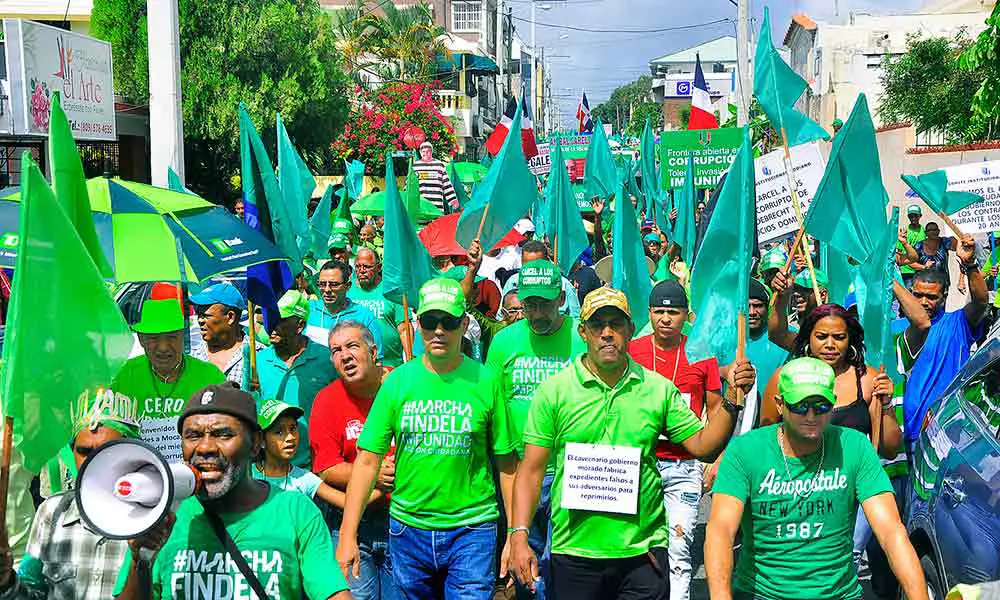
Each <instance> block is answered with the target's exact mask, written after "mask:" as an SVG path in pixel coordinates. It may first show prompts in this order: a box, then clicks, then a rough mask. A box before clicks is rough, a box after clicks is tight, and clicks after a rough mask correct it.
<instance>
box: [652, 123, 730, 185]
mask: <svg viewBox="0 0 1000 600" xmlns="http://www.w3.org/2000/svg"><path fill="white" fill-rule="evenodd" d="M741 143H743V130H742V129H740V128H738V127H727V128H723V129H704V130H700V131H664V132H663V133H661V134H660V172H661V173H662V174H663V175H662V185H663V188H664V189H671V188H679V187H684V177H685V174H686V172H687V160H688V156H689V155H690V156H692V157H694V186H695V188H697V189H699V190H702V189H707V188H714V187H715V186H716V185H718V183H719V179H721V178H722V174H723V173H725V172H726V171H728V170H729V165H731V164H733V160H735V159H736V152H737V151H739V149H740V144H741Z"/></svg>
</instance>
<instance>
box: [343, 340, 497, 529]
mask: <svg viewBox="0 0 1000 600" xmlns="http://www.w3.org/2000/svg"><path fill="white" fill-rule="evenodd" d="M393 438H395V440H396V452H395V456H396V485H395V488H394V489H393V493H392V500H391V501H390V503H389V515H390V516H391V517H393V518H394V519H396V520H398V521H400V522H402V523H404V524H406V525H409V526H411V527H416V528H418V529H425V530H443V529H454V528H456V527H463V526H466V525H478V524H481V523H485V522H487V521H493V520H495V519H496V518H497V517H499V515H500V513H499V511H498V510H497V498H496V488H495V487H494V485H493V463H492V461H491V455H505V454H511V453H513V452H514V449H515V448H514V441H513V439H512V438H511V433H510V418H509V417H508V414H507V405H506V404H505V403H504V402H503V400H502V399H501V396H500V384H499V381H498V380H497V378H496V376H495V375H494V374H493V373H491V372H490V371H489V370H488V369H486V367H484V366H483V365H481V364H479V363H477V362H476V361H474V360H472V359H470V358H463V360H462V363H461V364H460V365H459V366H458V368H456V369H455V370H453V371H451V372H449V373H444V374H438V373H435V372H433V371H431V370H430V369H428V368H427V367H426V366H425V365H424V362H423V360H422V359H414V360H411V361H409V362H407V363H404V364H403V365H402V366H401V367H399V368H397V369H396V370H394V371H393V372H392V373H390V374H389V376H388V377H386V378H385V381H384V382H383V383H382V387H381V388H380V389H379V391H378V395H376V396H375V402H374V404H372V407H371V410H370V411H369V412H368V420H367V421H365V425H364V428H363V429H362V431H361V437H360V438H359V439H358V442H357V446H358V448H361V449H363V450H368V451H369V452H374V453H376V454H386V453H387V452H388V451H389V450H390V448H391V443H392V440H393Z"/></svg>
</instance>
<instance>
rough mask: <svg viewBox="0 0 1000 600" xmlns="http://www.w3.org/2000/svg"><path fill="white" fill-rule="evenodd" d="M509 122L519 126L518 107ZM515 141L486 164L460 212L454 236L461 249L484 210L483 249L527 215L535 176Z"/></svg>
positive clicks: (472, 236) (534, 191)
mask: <svg viewBox="0 0 1000 600" xmlns="http://www.w3.org/2000/svg"><path fill="white" fill-rule="evenodd" d="M512 122H513V127H514V129H517V128H518V127H519V126H520V122H521V108H520V105H518V108H517V110H516V112H515V114H514V120H513V121H512ZM512 139H513V140H514V141H513V142H512V141H511V140H512ZM519 141H520V140H517V139H516V138H512V136H508V138H507V141H506V142H504V145H503V148H502V149H501V150H500V153H499V154H497V156H496V158H495V159H494V161H493V164H491V165H490V170H489V171H488V172H487V173H486V177H484V178H483V180H482V181H480V182H479V186H478V187H477V188H476V189H475V191H473V193H472V200H470V201H469V204H468V205H467V206H466V207H465V210H463V211H462V216H461V218H460V219H459V221H458V231H457V232H456V236H455V239H457V240H458V243H459V244H461V245H462V247H464V248H468V247H469V246H470V245H471V244H472V240H474V239H475V238H476V233H477V231H478V230H479V223H480V221H481V220H482V217H483V212H484V211H485V210H486V208H487V207H489V212H488V213H487V215H486V220H485V222H484V224H483V233H482V239H481V240H480V243H481V244H482V246H483V248H492V247H493V246H495V245H496V243H497V242H499V241H500V240H501V239H502V238H503V237H504V236H505V235H507V233H508V232H510V230H511V228H512V227H514V224H515V223H517V222H518V220H520V219H522V218H524V216H525V215H527V214H528V211H529V210H531V206H532V205H533V204H534V203H535V197H536V196H537V194H538V186H537V184H536V182H535V176H534V175H532V174H531V171H530V170H528V163H527V162H526V161H525V159H524V151H523V149H522V147H521V144H520V143H518V142H519Z"/></svg>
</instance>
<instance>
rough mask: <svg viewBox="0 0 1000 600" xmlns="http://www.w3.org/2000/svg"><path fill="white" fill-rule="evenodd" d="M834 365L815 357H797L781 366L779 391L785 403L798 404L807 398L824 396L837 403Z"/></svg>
mask: <svg viewBox="0 0 1000 600" xmlns="http://www.w3.org/2000/svg"><path fill="white" fill-rule="evenodd" d="M836 378H837V376H836V374H835V373H834V372H833V367H831V366H830V365H828V364H826V363H825V362H823V361H821V360H818V359H815V358H809V357H804V358H796V359H795V360H792V361H789V362H788V364H786V365H785V366H784V367H782V368H781V374H780V375H778V393H779V394H780V395H781V399H782V402H784V403H785V404H798V403H800V402H802V401H803V400H805V399H807V398H817V397H818V398H823V399H824V400H828V401H829V402H830V403H831V404H836V403H837V399H836V397H835V396H834V395H833V382H834V380H835V379H836Z"/></svg>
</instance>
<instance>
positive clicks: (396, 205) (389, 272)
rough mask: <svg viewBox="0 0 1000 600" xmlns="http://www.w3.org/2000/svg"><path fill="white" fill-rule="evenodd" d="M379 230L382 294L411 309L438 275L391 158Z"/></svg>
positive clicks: (387, 162) (387, 170) (387, 171)
mask: <svg viewBox="0 0 1000 600" xmlns="http://www.w3.org/2000/svg"><path fill="white" fill-rule="evenodd" d="M519 141H520V140H519ZM518 147H520V144H518ZM383 231H384V237H383V244H384V245H383V248H382V253H383V261H382V295H383V296H385V298H386V299H387V300H389V301H391V302H395V303H396V304H402V303H403V296H404V295H405V296H406V300H407V303H408V304H409V305H410V306H411V307H413V308H414V309H415V308H416V304H417V292H419V291H420V286H422V285H423V284H424V283H425V282H426V281H427V280H428V279H433V278H434V277H437V276H438V272H437V269H435V268H434V263H433V262H432V261H431V255H430V254H429V253H428V252H427V248H426V247H425V246H424V245H423V243H421V241H420V238H418V237H417V232H416V230H414V228H413V222H412V221H410V215H409V213H407V212H406V207H405V206H403V198H402V197H401V196H400V195H399V187H398V186H397V184H396V173H395V171H394V170H393V167H392V159H391V158H388V159H387V160H386V161H385V226H384V229H383ZM508 231H509V230H508ZM484 247H485V246H484ZM490 247H491V248H492V246H490Z"/></svg>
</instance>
